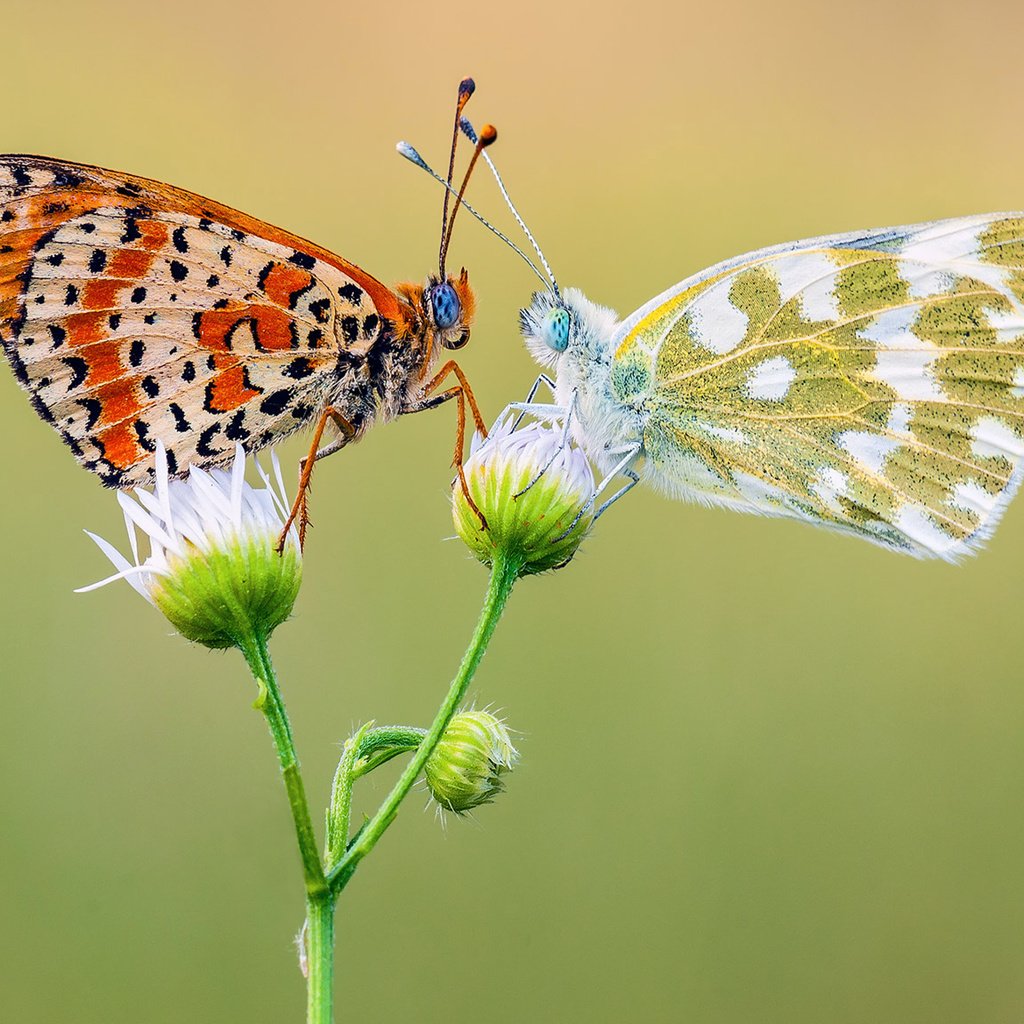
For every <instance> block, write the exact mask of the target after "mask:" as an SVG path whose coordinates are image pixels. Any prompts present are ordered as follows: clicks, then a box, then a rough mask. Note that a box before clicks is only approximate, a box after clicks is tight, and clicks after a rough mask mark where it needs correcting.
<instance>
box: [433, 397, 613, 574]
mask: <svg viewBox="0 0 1024 1024" xmlns="http://www.w3.org/2000/svg"><path fill="white" fill-rule="evenodd" d="M512 422H513V421H512V419H511V418H510V417H508V418H506V419H505V420H504V421H500V422H499V423H498V424H496V425H495V427H494V430H493V431H492V432H491V434H490V436H489V437H487V439H486V440H481V439H480V437H479V436H477V437H474V439H473V447H472V450H471V452H470V456H469V459H468V460H467V461H466V464H465V466H464V471H465V474H466V482H467V485H468V488H469V495H470V497H471V498H472V499H473V502H474V503H475V505H476V507H477V508H478V509H479V510H480V512H481V513H482V515H483V516H484V518H485V519H486V521H487V526H486V527H484V526H483V525H482V524H481V522H480V517H479V516H478V515H477V514H476V512H475V511H474V510H473V507H472V505H471V504H470V502H469V501H468V500H467V498H466V494H465V493H464V491H463V489H462V487H461V486H459V484H458V483H457V482H456V484H455V487H454V489H453V498H452V517H453V519H454V521H455V529H456V530H457V531H458V534H459V536H460V537H461V538H462V540H463V541H464V542H465V543H466V545H467V546H468V547H469V549H470V551H472V552H473V554H474V555H475V556H476V557H477V558H478V559H479V560H480V561H481V562H483V563H484V564H485V565H490V564H491V563H492V562H493V561H494V557H495V554H497V553H502V554H503V555H504V556H505V558H506V559H507V560H508V561H509V562H511V563H512V564H514V565H517V566H520V568H519V575H520V576H527V575H529V574H531V573H536V572H543V571H544V570H546V569H557V568H559V567H561V566H563V565H565V564H566V562H568V561H569V560H570V559H571V558H572V556H573V555H574V554H575V553H576V549H577V548H578V547H579V546H580V544H581V543H582V541H583V538H584V537H586V535H587V533H588V531H589V530H590V526H591V523H592V522H593V519H594V513H593V502H592V500H591V499H592V497H593V494H594V474H593V471H592V470H591V468H590V463H589V462H587V459H586V456H585V455H584V454H583V452H581V451H580V450H579V448H577V447H575V446H574V445H573V444H571V443H564V441H563V433H562V430H561V429H555V428H552V427H548V426H544V425H543V424H541V423H530V424H528V425H527V426H525V427H523V428H522V429H520V430H513V429H512V426H511V424H512Z"/></svg>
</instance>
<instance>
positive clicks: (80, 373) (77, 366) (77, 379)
mask: <svg viewBox="0 0 1024 1024" xmlns="http://www.w3.org/2000/svg"><path fill="white" fill-rule="evenodd" d="M61 362H62V363H63V364H64V365H65V366H66V367H67V368H68V369H69V370H70V371H71V382H70V383H69V384H68V391H74V390H75V388H77V387H81V386H82V383H83V381H84V380H85V378H86V377H87V376H88V375H89V364H88V363H87V362H86V361H85V360H84V359H82V357H81V356H68V357H67V358H65V359H62V360H61Z"/></svg>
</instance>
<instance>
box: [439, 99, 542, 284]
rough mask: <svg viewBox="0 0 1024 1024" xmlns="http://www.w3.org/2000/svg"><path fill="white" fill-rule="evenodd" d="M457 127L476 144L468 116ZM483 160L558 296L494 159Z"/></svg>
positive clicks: (486, 158)
mask: <svg viewBox="0 0 1024 1024" xmlns="http://www.w3.org/2000/svg"><path fill="white" fill-rule="evenodd" d="M459 127H460V128H461V129H462V133H463V134H464V135H465V136H466V138H467V139H469V141H470V142H472V143H474V144H476V142H477V133H476V129H475V128H474V127H473V125H472V124H471V123H470V121H469V120H468V118H465V117H462V116H461V115H460V116H459ZM484 160H486V161H487V166H488V167H490V169H491V174H493V175H494V180H495V182H497V185H498V189H499V191H500V192H501V195H502V197H503V198H504V200H505V202H506V203H507V204H508V208H509V209H510V210H511V211H512V216H513V217H515V219H516V223H517V224H518V225H519V226H520V228H522V230H523V234H524V235H526V237H527V238H528V239H529V240H530V245H532V246H533V250H534V252H536V254H537V258H538V259H539V260H540V262H541V265H542V266H543V267H544V269H545V270H546V271H547V275H548V277H549V278H550V279H551V290H552V291H553V292H554V293H555V298H556V299H557V298H560V297H561V296H560V294H559V291H558V282H557V281H556V280H555V275H554V274H553V273H552V271H551V265H550V264H549V263H548V261H547V260H546V259H545V257H544V253H543V252H542V251H541V248H540V246H539V245H538V244H537V239H536V238H534V237H533V234H532V233H531V231H530V229H529V228H528V227H527V226H526V221H524V220H523V218H522V217H521V216H520V215H519V211H518V210H517V209H516V206H515V203H513V202H512V198H511V196H509V194H508V189H507V188H505V182H503V181H502V180H501V175H500V174H499V173H498V168H497V167H495V166H494V161H493V160H492V159H491V158H490V157H489V156H488V155H487V154H486V153H484ZM542 280H543V278H542Z"/></svg>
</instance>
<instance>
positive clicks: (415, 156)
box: [395, 142, 548, 288]
mask: <svg viewBox="0 0 1024 1024" xmlns="http://www.w3.org/2000/svg"><path fill="white" fill-rule="evenodd" d="M395 149H397V150H398V152H399V154H400V155H401V156H404V157H405V159H406V160H408V161H409V162H410V163H412V164H415V165H416V166H417V167H418V168H419V169H420V170H421V171H426V172H427V174H429V175H430V176H431V177H432V178H433V179H434V181H436V182H438V183H439V184H441V185H443V186H444V187H445V188H446V189H447V190H448V191H449V192H452V193H454V192H455V189H453V188H452V187H451V185H449V184H448V182H447V181H445V180H444V178H442V177H441V175H440V174H438V173H437V172H436V171H435V170H434V169H433V168H432V167H431V166H430V164H428V163H427V162H426V160H424V159H423V157H421V156H420V155H419V153H417V152H416V150H415V149H414V148H413V147H412V146H410V145H409V143H408V142H399V143H398V145H397V146H395ZM462 206H463V209H466V210H468V211H469V212H470V213H471V214H472V215H473V216H474V217H476V219H477V220H478V221H480V223H481V224H483V226H484V227H485V228H487V230H488V231H490V232H491V233H492V234H494V235H497V236H498V238H500V239H501V240H502V241H503V242H504V243H505V244H506V245H507V246H508V247H509V248H510V249H511V250H512V251H513V252H515V253H518V254H519V255H520V256H521V257H522V258H523V261H524V262H525V263H526V265H527V266H528V267H529V268H530V269H531V270H532V271H533V272H534V273H535V274H536V275H537V277H538V278H540V280H541V282H542V283H543V285H544V287H545V288H546V287H547V286H548V280H547V278H546V277H545V276H544V275H543V274H542V273H541V272H540V271H539V270H538V269H537V268H536V266H535V265H534V263H533V261H532V260H531V259H530V257H529V256H527V255H526V253H525V252H523V250H522V249H520V248H519V246H518V245H516V243H515V242H513V241H512V239H511V238H509V237H508V235H506V234H504V233H502V232H501V231H499V230H498V229H497V228H496V227H495V226H494V225H493V224H492V223H491V222H490V221H489V220H487V218H486V217H484V216H483V215H482V214H480V213H479V212H478V211H477V210H475V209H474V208H473V207H472V206H470V205H469V203H467V202H466V201H465V200H463V201H462Z"/></svg>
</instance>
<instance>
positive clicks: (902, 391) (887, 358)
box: [871, 348, 945, 401]
mask: <svg viewBox="0 0 1024 1024" xmlns="http://www.w3.org/2000/svg"><path fill="white" fill-rule="evenodd" d="M939 354H940V353H939V351H938V349H935V348H932V351H931V352H928V351H913V352H906V351H904V352H892V351H887V350H884V349H883V350H880V351H879V353H878V355H877V357H876V359H875V366H874V369H872V371H871V376H872V377H873V378H874V379H875V380H878V381H881V382H882V383H883V384H887V385H888V386H889V387H891V388H892V389H893V391H895V392H896V394H897V395H898V396H899V397H900V398H905V399H907V400H908V401H921V400H931V401H935V400H938V401H942V399H944V398H945V395H944V394H943V392H942V388H940V387H939V384H938V381H937V380H936V379H935V371H934V363H935V360H936V359H938V358H939Z"/></svg>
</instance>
